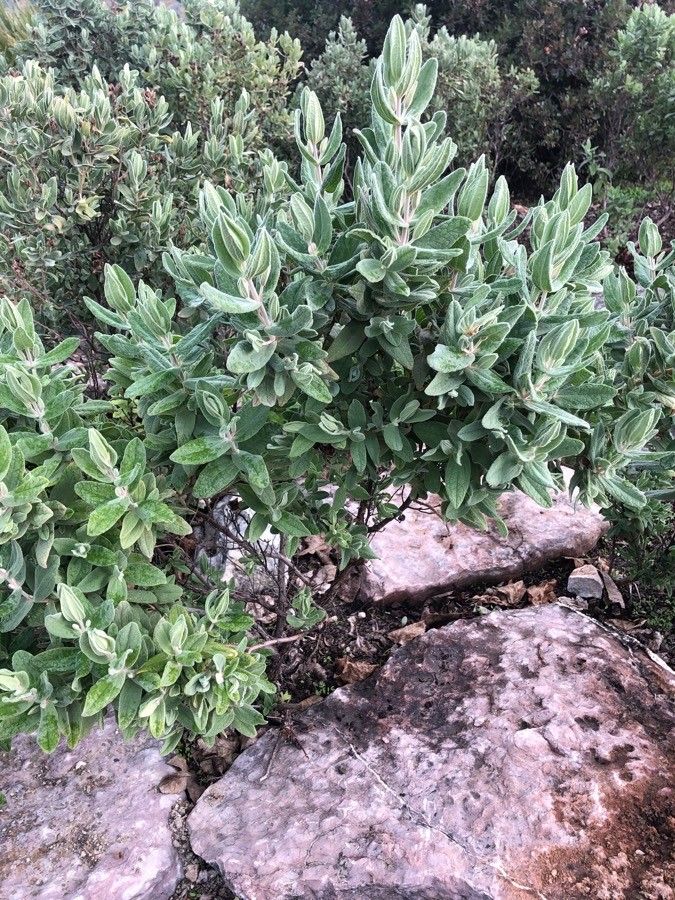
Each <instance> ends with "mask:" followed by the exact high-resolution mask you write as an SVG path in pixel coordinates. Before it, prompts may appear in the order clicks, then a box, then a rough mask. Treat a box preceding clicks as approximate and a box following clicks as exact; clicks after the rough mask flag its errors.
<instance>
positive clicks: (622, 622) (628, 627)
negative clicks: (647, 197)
mask: <svg viewBox="0 0 675 900" xmlns="http://www.w3.org/2000/svg"><path fill="white" fill-rule="evenodd" d="M646 621H647V620H646V619H638V620H637V621H635V622H633V621H632V620H631V619H607V624H608V625H613V626H614V627H615V628H618V629H619V631H625V632H626V634H630V633H631V632H632V631H639V630H640V628H642V626H643V625H644V624H645V622H646Z"/></svg>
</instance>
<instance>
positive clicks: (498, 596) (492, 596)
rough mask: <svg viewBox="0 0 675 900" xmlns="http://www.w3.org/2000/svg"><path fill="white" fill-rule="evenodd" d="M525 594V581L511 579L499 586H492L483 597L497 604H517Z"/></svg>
mask: <svg viewBox="0 0 675 900" xmlns="http://www.w3.org/2000/svg"><path fill="white" fill-rule="evenodd" d="M524 596H525V582H524V581H509V583H508V584H500V585H499V587H494V588H490V589H489V590H488V592H487V594H484V595H483V597H482V598H481V599H482V600H484V601H485V602H486V603H493V604H496V605H497V606H516V605H517V604H518V603H520V601H521V600H522V599H523V597H524Z"/></svg>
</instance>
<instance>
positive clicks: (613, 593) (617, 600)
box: [601, 572, 626, 613]
mask: <svg viewBox="0 0 675 900" xmlns="http://www.w3.org/2000/svg"><path fill="white" fill-rule="evenodd" d="M601 575H602V580H603V583H604V585H605V590H606V591H607V600H608V601H609V604H610V606H611V607H612V608H613V611H614V612H615V613H617V612H619V611H620V610H623V609H625V608H626V604H625V603H624V602H623V595H622V593H621V591H620V590H619V588H618V586H617V583H616V581H614V579H613V578H612V576H611V575H610V574H609V572H601Z"/></svg>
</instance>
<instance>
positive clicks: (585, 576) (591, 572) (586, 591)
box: [567, 564, 604, 600]
mask: <svg viewBox="0 0 675 900" xmlns="http://www.w3.org/2000/svg"><path fill="white" fill-rule="evenodd" d="M603 589H604V585H603V582H602V578H601V577H600V573H599V572H598V570H597V569H596V568H595V566H591V565H590V564H589V565H585V566H579V568H578V569H575V570H574V571H573V572H572V574H571V575H570V577H569V578H568V579H567V590H568V591H569V592H570V594H574V595H575V596H576V597H583V598H584V599H586V600H592V599H593V600H600V598H601V597H602V593H603Z"/></svg>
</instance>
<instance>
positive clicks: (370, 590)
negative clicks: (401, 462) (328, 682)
mask: <svg viewBox="0 0 675 900" xmlns="http://www.w3.org/2000/svg"><path fill="white" fill-rule="evenodd" d="M435 504H436V505H437V504H438V498H436V500H435ZM500 506H501V514H502V517H503V519H504V521H505V522H506V524H507V527H508V529H509V533H508V536H507V537H502V536H501V535H500V534H498V533H497V531H496V529H495V528H494V526H491V528H490V530H489V531H487V532H480V531H476V530H475V529H473V528H468V527H467V526H466V525H462V524H461V523H457V524H456V525H451V524H450V523H448V522H444V521H443V520H442V519H441V518H440V516H439V515H438V514H437V513H436V512H435V509H434V501H432V502H431V503H430V507H431V508H430V509H427V508H424V509H408V510H406V513H405V518H404V520H403V521H402V522H398V521H396V520H395V521H393V522H390V523H389V524H388V525H387V526H386V527H385V528H383V529H382V530H381V531H379V532H377V533H375V534H374V535H373V538H372V541H371V546H372V548H373V550H374V551H375V553H377V555H378V558H377V559H375V560H372V561H371V562H370V563H369V564H368V566H367V567H366V574H365V580H364V585H363V587H362V592H363V594H364V595H365V596H366V597H368V598H369V599H371V600H374V601H375V602H377V603H382V604H388V603H397V602H399V601H403V602H415V603H423V602H424V601H425V600H426V599H427V598H428V597H430V596H433V595H434V594H439V593H443V592H445V591H449V590H458V589H462V588H465V587H467V586H468V585H470V584H476V583H478V582H481V583H489V582H493V583H495V584H496V583H498V582H500V581H506V580H508V579H510V578H519V577H520V576H521V575H522V574H523V572H529V571H533V570H534V569H538V568H541V567H542V566H543V565H545V564H546V563H547V562H549V561H551V560H555V559H560V557H563V556H570V557H573V556H584V555H585V554H586V553H587V552H588V551H589V550H591V549H592V548H593V547H594V546H595V545H596V544H597V542H598V540H599V539H600V538H601V537H602V535H603V534H604V532H605V531H606V530H607V523H606V522H605V520H604V519H603V518H602V516H601V515H600V513H599V512H596V511H594V510H589V509H586V508H585V507H584V506H581V505H579V504H578V505H576V506H573V505H572V503H570V501H569V499H568V497H567V495H564V494H557V495H555V496H554V503H553V506H552V507H551V508H550V509H543V508H542V507H540V506H538V505H537V504H536V503H535V502H534V500H531V499H530V498H529V497H527V496H526V495H525V494H523V493H521V492H520V491H512V492H510V493H507V494H504V496H503V497H502V498H501V501H500ZM411 561H414V563H412V564H411Z"/></svg>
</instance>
